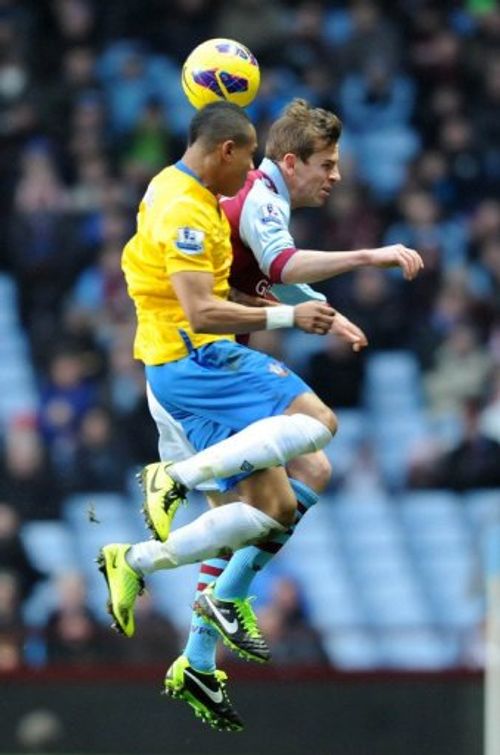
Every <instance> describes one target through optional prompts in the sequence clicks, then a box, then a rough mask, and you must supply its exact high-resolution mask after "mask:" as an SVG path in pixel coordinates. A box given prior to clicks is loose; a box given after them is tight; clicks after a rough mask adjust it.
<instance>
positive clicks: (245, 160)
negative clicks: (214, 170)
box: [219, 126, 257, 197]
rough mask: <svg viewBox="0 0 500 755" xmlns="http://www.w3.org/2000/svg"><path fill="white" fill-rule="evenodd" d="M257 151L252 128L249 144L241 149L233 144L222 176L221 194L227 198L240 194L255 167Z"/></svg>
mask: <svg viewBox="0 0 500 755" xmlns="http://www.w3.org/2000/svg"><path fill="white" fill-rule="evenodd" d="M256 149H257V137H256V134H255V129H254V127H253V126H252V127H251V130H250V133H249V140H248V142H247V143H245V144H243V145H241V146H240V147H237V146H234V144H233V146H232V149H231V152H230V154H228V155H227V159H226V161H225V167H224V171H223V175H222V176H221V186H220V188H219V193H220V194H224V196H226V197H233V196H234V195H235V194H237V193H238V192H239V190H240V189H241V188H242V187H243V184H244V183H245V180H246V177H247V173H248V171H249V170H252V168H253V167H254V164H253V157H254V154H255V150H256Z"/></svg>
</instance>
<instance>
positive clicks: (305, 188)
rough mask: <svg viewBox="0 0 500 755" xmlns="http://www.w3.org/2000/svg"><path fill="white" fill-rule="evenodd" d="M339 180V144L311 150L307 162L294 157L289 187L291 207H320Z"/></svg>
mask: <svg viewBox="0 0 500 755" xmlns="http://www.w3.org/2000/svg"><path fill="white" fill-rule="evenodd" d="M337 181H340V172H339V145H338V144H335V145H334V146H330V147H326V148H324V149H321V150H318V151H317V152H313V154H312V155H311V157H310V158H309V159H308V160H307V162H303V161H302V160H300V159H299V158H297V159H296V163H295V170H294V176H293V184H292V187H291V195H292V206H293V207H321V206H322V205H324V204H325V202H326V200H327V199H328V197H329V196H330V192H331V191H332V189H333V185H334V184H335V183H337Z"/></svg>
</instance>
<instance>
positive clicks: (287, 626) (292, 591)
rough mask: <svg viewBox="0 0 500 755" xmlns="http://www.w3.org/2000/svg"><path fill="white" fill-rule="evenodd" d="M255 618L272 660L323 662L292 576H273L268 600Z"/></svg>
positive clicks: (318, 641) (322, 650) (324, 658)
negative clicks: (274, 579)
mask: <svg viewBox="0 0 500 755" xmlns="http://www.w3.org/2000/svg"><path fill="white" fill-rule="evenodd" d="M259 622H260V624H261V626H262V629H263V631H264V633H265V635H266V639H267V640H268V642H269V646H270V649H271V652H272V655H273V659H274V660H275V662H276V663H279V664H280V665H281V664H282V665H287V664H298V665H300V664H302V665H307V664H311V665H312V664H319V665H321V664H323V663H325V662H326V653H325V650H324V648H323V646H322V643H321V638H320V636H319V634H318V632H317V631H316V630H315V629H313V628H312V627H311V625H310V623H309V622H308V619H307V612H306V608H305V601H304V597H303V596H302V595H301V592H300V589H299V586H298V584H297V582H296V581H295V580H293V579H292V578H290V577H278V578H277V579H276V581H275V583H274V584H273V586H272V587H271V596H270V601H269V603H268V604H267V605H266V606H265V607H263V608H261V610H260V611H259Z"/></svg>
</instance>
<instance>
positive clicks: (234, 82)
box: [182, 39, 260, 108]
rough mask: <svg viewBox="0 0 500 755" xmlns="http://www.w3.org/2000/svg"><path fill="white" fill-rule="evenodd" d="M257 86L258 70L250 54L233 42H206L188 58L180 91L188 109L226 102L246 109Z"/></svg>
mask: <svg viewBox="0 0 500 755" xmlns="http://www.w3.org/2000/svg"><path fill="white" fill-rule="evenodd" d="M259 84H260V70H259V64H258V63H257V60H256V59H255V57H254V56H253V55H252V53H251V52H250V50H249V49H248V48H247V47H245V46H244V45H242V44H240V43H239V42H235V41H234V40H232V39H208V40H207V41H206V42H202V44H201V45H198V47H195V49H194V50H193V51H192V52H191V53H190V54H189V55H188V57H187V59H186V61H185V63H184V65H183V67H182V88H183V89H184V92H185V94H186V97H187V98H188V100H189V102H190V103H191V105H193V106H194V107H195V108H201V107H203V106H204V105H208V104H209V103H210V102H216V101H217V100H228V101H229V102H234V104H235V105H239V106H240V107H246V106H247V105H249V104H250V103H251V102H252V100H253V99H254V97H255V95H256V94H257V91H258V89H259Z"/></svg>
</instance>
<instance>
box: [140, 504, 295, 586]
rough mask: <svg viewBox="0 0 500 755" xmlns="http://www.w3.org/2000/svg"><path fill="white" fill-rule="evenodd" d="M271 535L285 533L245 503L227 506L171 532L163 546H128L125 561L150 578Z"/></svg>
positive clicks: (209, 512) (212, 510)
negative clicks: (163, 570) (163, 571)
mask: <svg viewBox="0 0 500 755" xmlns="http://www.w3.org/2000/svg"><path fill="white" fill-rule="evenodd" d="M273 531H279V532H285V531H286V528H285V527H283V525H281V524H280V523H279V522H277V521H276V520H275V519H272V518H271V517H270V516H268V515H267V514H265V513H264V512H263V511H260V510H259V509H256V508H254V507H253V506H249V505H248V504H247V503H241V502H240V501H238V502H236V503H228V504H226V505H224V506H220V507H219V508H217V509H210V511H207V512H205V513H204V514H201V516H199V517H198V518H197V519H195V520H194V522H191V523H190V524H186V525H185V526H184V527H179V529H177V530H174V532H171V533H170V537H169V538H168V540H167V542H166V543H159V542H157V541H156V540H146V541H145V542H143V543H137V544H136V545H132V547H131V548H130V550H129V551H128V552H127V561H128V563H129V564H130V566H131V567H132V568H133V569H136V570H137V571H139V572H141V573H142V574H150V573H151V572H154V571H157V570H158V569H174V568H175V567H176V566H182V565H183V564H192V563H194V562H196V561H204V559H206V558H212V557H214V556H217V555H218V554H219V553H220V552H221V551H223V550H225V549H228V550H232V551H233V550H237V549H238V548H241V547H242V546H243V545H247V544H248V543H250V542H253V541H255V540H262V539H263V538H265V537H267V536H268V535H269V534H270V533H271V532H273Z"/></svg>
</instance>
